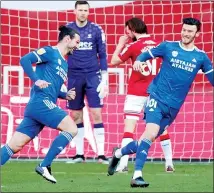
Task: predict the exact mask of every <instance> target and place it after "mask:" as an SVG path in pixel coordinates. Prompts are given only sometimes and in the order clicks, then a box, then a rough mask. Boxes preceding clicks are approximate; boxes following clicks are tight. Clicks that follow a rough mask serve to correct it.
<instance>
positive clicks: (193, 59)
mask: <svg viewBox="0 0 214 193" xmlns="http://www.w3.org/2000/svg"><path fill="white" fill-rule="evenodd" d="M200 27H201V22H200V21H199V20H198V19H195V18H185V19H183V25H182V30H181V41H171V42H168V41H165V42H162V43H161V44H159V45H158V46H157V47H156V48H153V49H151V50H149V51H148V52H145V53H142V54H140V55H139V56H138V58H137V59H136V61H135V63H134V66H133V69H134V70H137V71H139V70H141V69H143V68H142V65H146V63H145V61H147V60H148V59H151V58H155V57H161V58H162V59H163V62H162V66H161V69H160V72H159V74H158V75H157V76H156V77H155V78H154V79H153V81H152V83H151V84H150V86H149V88H148V92H149V94H150V96H149V99H148V102H147V105H146V108H145V114H146V129H145V131H144V133H143V134H142V136H141V137H140V139H139V140H138V141H134V142H131V143H129V144H128V145H127V146H126V147H124V148H122V149H117V150H115V151H114V155H113V159H112V161H111V163H110V164H109V168H108V173H109V175H113V174H114V172H115V169H116V166H117V164H118V162H119V160H120V158H121V156H122V155H127V154H133V153H136V160H135V171H134V174H133V177H132V180H131V187H148V186H149V183H148V182H145V181H144V179H143V177H142V169H143V167H144V164H145V161H146V159H147V155H148V151H149V148H150V146H151V144H152V142H153V141H154V140H155V138H157V137H158V136H160V134H162V133H163V131H164V130H165V129H166V128H167V127H165V128H161V127H160V125H161V124H162V123H163V122H168V125H170V124H171V123H172V122H173V121H174V120H175V118H176V116H177V114H178V112H179V110H180V108H181V106H182V104H183V103H184V101H185V98H186V96H187V94H188V92H189V90H190V88H191V85H192V83H193V81H194V79H195V77H196V75H197V73H198V71H199V70H200V69H201V70H202V71H203V72H204V74H205V75H206V77H207V79H208V80H209V82H210V83H211V84H212V86H214V76H213V65H212V63H211V60H210V59H209V58H208V56H207V54H206V53H205V52H204V51H203V50H200V49H198V48H197V47H196V46H195V45H194V40H195V38H196V37H198V36H199V31H200Z"/></svg>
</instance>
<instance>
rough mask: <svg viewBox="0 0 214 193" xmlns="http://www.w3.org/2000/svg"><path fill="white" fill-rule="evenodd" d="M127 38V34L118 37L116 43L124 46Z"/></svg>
mask: <svg viewBox="0 0 214 193" xmlns="http://www.w3.org/2000/svg"><path fill="white" fill-rule="evenodd" d="M129 40H130V38H129V36H127V35H124V36H121V37H120V38H119V42H118V44H120V45H123V46H125V45H126V44H127V43H128V41H129Z"/></svg>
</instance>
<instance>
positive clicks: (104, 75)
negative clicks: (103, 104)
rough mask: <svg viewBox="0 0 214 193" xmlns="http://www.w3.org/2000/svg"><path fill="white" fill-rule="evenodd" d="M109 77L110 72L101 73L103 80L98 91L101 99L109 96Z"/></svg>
mask: <svg viewBox="0 0 214 193" xmlns="http://www.w3.org/2000/svg"><path fill="white" fill-rule="evenodd" d="M107 77H108V73H107V72H102V73H101V82H100V84H99V85H98V87H97V92H99V97H100V99H103V98H105V97H106V96H107V94H108V83H107V81H108V80H107Z"/></svg>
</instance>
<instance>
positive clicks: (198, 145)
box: [1, 1, 213, 161]
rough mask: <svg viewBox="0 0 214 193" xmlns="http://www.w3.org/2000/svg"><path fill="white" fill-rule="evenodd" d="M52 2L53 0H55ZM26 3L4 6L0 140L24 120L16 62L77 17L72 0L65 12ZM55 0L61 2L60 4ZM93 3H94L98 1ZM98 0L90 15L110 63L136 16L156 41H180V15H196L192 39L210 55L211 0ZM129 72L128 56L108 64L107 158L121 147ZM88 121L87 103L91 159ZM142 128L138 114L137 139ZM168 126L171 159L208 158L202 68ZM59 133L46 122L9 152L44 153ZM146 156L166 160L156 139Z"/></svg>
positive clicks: (208, 116)
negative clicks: (122, 61) (103, 36)
mask: <svg viewBox="0 0 214 193" xmlns="http://www.w3.org/2000/svg"><path fill="white" fill-rule="evenodd" d="M13 3H14V2H13ZM32 3H35V2H32ZM55 3H57V2H53V4H55ZM64 3H65V4H67V3H68V2H64ZM89 3H90V2H89ZM26 4H27V2H26V3H24V5H23V7H21V8H17V7H12V8H11V7H7V6H5V7H4V6H3V8H1V21H2V23H1V45H2V49H1V51H2V66H1V75H2V76H1V78H2V79H1V80H2V81H1V90H2V92H1V94H2V95H1V99H2V100H1V102H2V105H1V120H2V121H1V145H4V144H5V143H7V142H8V140H9V139H10V138H11V136H12V134H13V132H14V131H15V129H16V127H17V126H18V125H19V123H20V122H21V120H22V118H23V112H24V108H25V105H26V103H27V101H28V99H29V98H28V96H29V90H30V87H31V82H30V81H29V78H28V77H27V76H26V75H24V72H23V70H22V68H21V67H20V65H19V59H20V57H21V56H23V55H24V54H26V53H28V52H29V51H32V50H33V49H36V48H39V47H42V46H46V45H55V44H56V43H57V35H58V31H57V29H58V26H59V25H61V24H66V23H67V22H70V21H73V20H74V19H75V17H74V14H73V6H72V7H69V6H67V9H69V10H67V9H66V10H65V11H58V10H51V9H46V10H40V9H39V6H38V10H37V9H36V7H37V5H40V7H41V6H42V5H41V4H42V2H38V4H35V6H34V7H33V8H34V9H33V10H32V9H30V8H29V9H28V7H27V8H26ZM51 4H52V2H51ZM58 4H59V5H58V6H59V7H60V4H63V2H58ZM91 4H93V5H94V4H95V2H94V3H92V2H91ZM98 4H100V5H99V6H100V7H93V6H91V8H90V16H89V20H90V21H93V22H95V23H97V24H99V25H100V26H101V27H102V28H103V30H104V31H105V33H106V39H107V53H108V61H109V62H110V60H111V57H112V54H113V51H114V49H115V46H116V44H117V42H118V38H119V36H121V35H122V34H124V23H125V21H126V20H127V19H129V18H131V17H133V16H136V17H140V18H142V19H143V20H145V22H146V23H147V25H148V30H149V33H150V34H152V35H153V36H154V37H155V38H156V39H158V40H161V41H162V40H179V39H180V31H181V22H182V18H184V17H196V18H198V19H200V20H201V21H202V23H203V24H202V30H201V35H200V37H199V38H197V40H196V45H197V46H198V47H199V48H200V49H203V50H205V51H206V52H207V54H208V56H209V58H211V59H212V61H213V2H212V1H129V2H118V5H111V2H108V4H106V2H105V1H104V2H98ZM3 5H4V4H3ZM5 5H6V4H5ZM49 5H50V2H49ZM19 6H20V5H19ZM50 6H51V7H53V5H50ZM43 7H44V6H43ZM55 7H56V6H55ZM61 10H63V9H61ZM153 70H154V71H153V73H157V71H158V69H157V68H154V69H153ZM130 71H131V65H130V62H127V63H126V64H124V65H122V66H120V67H118V68H112V67H109V90H110V94H109V96H108V97H107V98H106V99H105V107H104V109H103V120H104V125H105V130H106V135H105V138H106V143H105V153H106V155H107V156H108V157H110V156H111V152H112V148H113V147H114V146H118V145H120V142H121V139H122V135H123V127H124V125H123V104H124V99H125V94H126V89H127V80H128V78H129V73H130ZM59 105H60V106H61V107H62V108H65V101H62V100H59ZM91 123H92V122H91V121H90V117H89V113H88V109H87V108H85V109H84V124H85V139H84V140H85V156H86V157H91V158H94V157H96V151H97V150H96V144H95V141H94V137H93V133H92V132H91V131H92V130H93V125H91ZM144 128H145V124H144V123H143V121H142V120H141V121H140V122H139V124H138V127H137V131H136V135H135V138H136V139H137V138H138V137H139V136H140V134H141V133H142V132H143V130H144ZM168 131H169V134H170V136H171V140H172V147H173V158H174V159H178V160H184V159H187V160H190V161H193V160H201V161H202V160H208V161H210V160H213V88H212V87H211V86H210V84H209V82H208V81H207V79H206V77H205V76H204V75H203V74H202V73H201V72H199V73H198V75H197V77H196V80H195V81H194V84H193V86H192V89H191V92H190V93H189V95H188V97H187V98H186V101H185V103H184V105H183V106H182V109H181V111H180V113H179V115H178V117H177V118H176V121H175V122H174V123H173V124H172V125H171V126H170V127H169V129H168ZM56 135H58V131H56V130H53V129H50V128H44V130H43V131H42V132H41V134H40V135H39V136H38V137H36V138H35V139H34V140H33V141H32V142H30V143H29V144H28V145H27V146H25V147H24V149H23V150H22V151H21V152H19V153H18V154H16V155H14V158H18V159H19V158H42V157H44V155H45V154H46V152H47V150H48V148H49V146H50V144H51V142H52V140H53V139H54V137H55V136H56ZM73 155H75V144H74V142H72V143H71V146H68V147H66V149H65V150H64V151H63V152H62V153H61V154H60V155H59V157H62V158H68V157H71V156H73ZM148 157H149V158H151V159H162V158H163V153H162V150H161V146H160V143H159V139H158V140H157V141H156V142H155V143H154V144H153V146H152V148H151V151H150V152H149V156H148Z"/></svg>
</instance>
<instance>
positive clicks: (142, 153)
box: [135, 139, 152, 171]
mask: <svg viewBox="0 0 214 193" xmlns="http://www.w3.org/2000/svg"><path fill="white" fill-rule="evenodd" d="M151 144H152V142H151V141H150V140H148V139H143V140H142V141H141V142H140V144H139V146H138V149H137V153H136V160H135V171H136V170H140V171H142V169H143V166H144V164H145V162H146V159H147V155H148V151H149V148H150V147H151Z"/></svg>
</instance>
